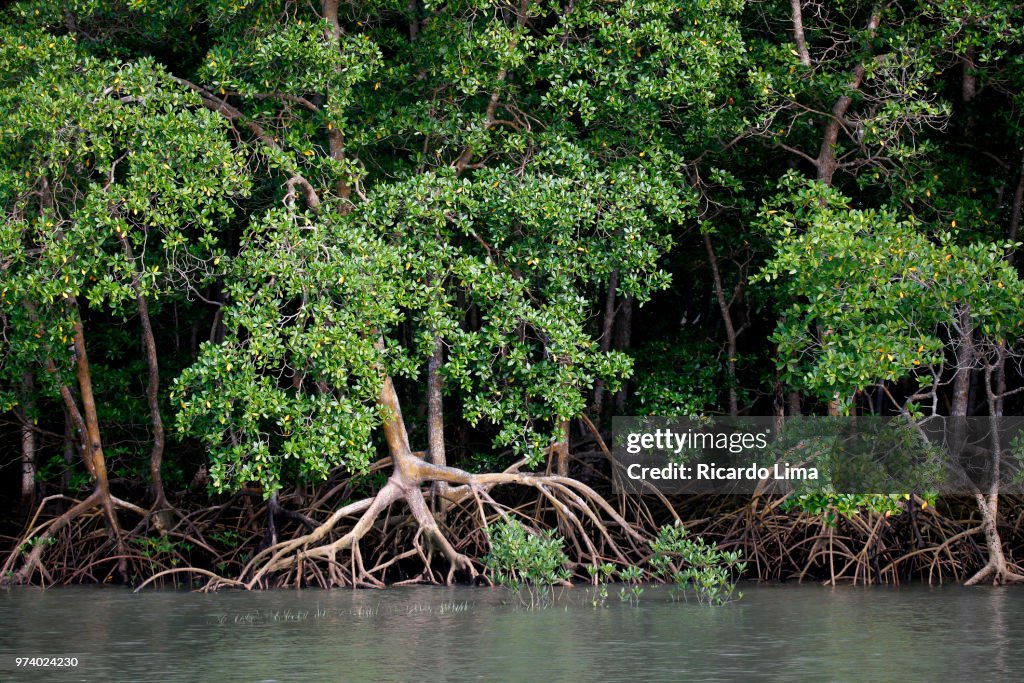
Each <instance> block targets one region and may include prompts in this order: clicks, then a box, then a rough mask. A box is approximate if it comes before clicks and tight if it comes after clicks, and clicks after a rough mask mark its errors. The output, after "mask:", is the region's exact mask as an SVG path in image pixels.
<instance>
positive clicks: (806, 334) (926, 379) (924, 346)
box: [755, 176, 1024, 407]
mask: <svg viewBox="0 0 1024 683" xmlns="http://www.w3.org/2000/svg"><path fill="white" fill-rule="evenodd" d="M785 187H786V188H787V190H788V192H787V193H786V194H784V195H782V196H781V197H780V199H779V200H777V201H776V202H774V203H772V204H769V205H767V206H766V207H765V209H764V211H763V212H762V214H761V220H762V224H763V226H764V228H763V229H764V230H765V231H766V233H767V234H768V235H770V236H771V237H772V238H773V239H774V240H775V244H776V247H775V255H774V257H773V258H772V259H771V260H769V261H768V262H767V263H766V264H765V266H764V268H763V269H762V270H761V272H760V273H758V275H757V276H756V278H755V281H758V282H774V283H777V287H778V289H779V294H780V296H781V300H782V301H783V302H788V306H786V307H785V308H784V310H783V312H782V315H781V318H780V321H779V324H778V326H777V327H776V330H775V333H774V335H773V336H772V341H773V342H775V343H776V344H777V345H778V350H779V358H778V363H779V369H780V370H781V371H782V374H783V378H784V379H785V381H787V382H788V383H790V384H792V385H794V386H800V387H803V388H805V389H806V390H808V391H810V392H812V393H813V394H815V395H817V396H819V397H821V398H823V399H825V400H831V399H833V397H836V398H838V399H840V401H842V402H843V403H844V404H845V405H846V406H847V407H848V406H849V405H850V401H851V400H852V398H853V395H854V394H855V392H856V391H858V390H860V389H863V388H864V387H867V386H869V385H872V384H877V383H881V382H894V381H896V380H901V379H904V378H907V377H913V378H916V379H917V380H918V381H919V382H921V383H922V385H924V384H927V383H931V382H934V378H935V373H936V372H937V370H936V368H937V366H939V365H940V364H941V363H942V362H943V360H944V359H946V358H947V357H948V356H947V351H946V342H945V340H946V339H948V338H949V337H950V335H951V334H953V331H954V329H955V328H956V327H957V326H959V325H961V324H962V320H961V316H963V315H968V316H969V317H970V319H971V321H972V322H971V325H972V326H973V327H974V328H976V329H977V330H978V331H979V332H981V333H982V334H983V335H984V336H985V337H986V338H988V339H990V340H992V341H993V342H999V341H1007V340H1014V339H1016V338H1017V337H1018V336H1019V335H1020V332H1021V329H1022V328H1021V325H1022V322H1021V321H1022V318H1021V315H1020V312H1021V307H1020V306H1021V304H1020V302H1021V301H1022V299H1024V283H1022V281H1021V280H1020V278H1019V277H1018V275H1017V273H1016V271H1015V269H1014V268H1013V267H1012V266H1011V265H1010V264H1009V263H1008V262H1007V261H1006V260H1005V259H1004V256H1005V254H1006V253H1007V251H1009V250H1011V249H1014V248H1016V247H1018V246H1019V245H1018V244H1009V243H1005V242H995V243H991V242H988V243H986V242H976V241H971V242H967V243H961V242H960V240H959V239H958V236H957V234H956V233H954V232H949V231H946V230H942V229H939V230H933V231H928V230H926V227H927V226H924V225H921V224H920V223H919V222H918V221H916V220H915V219H914V218H913V217H910V218H900V217H899V216H898V215H897V213H896V212H895V211H892V210H862V209H854V208H851V206H850V200H849V199H848V198H847V197H844V196H843V195H841V194H840V193H838V192H837V191H835V190H833V189H830V188H827V187H825V186H823V185H821V184H815V183H808V184H803V183H801V182H800V181H798V180H797V179H796V178H794V177H792V176H790V177H788V178H787V179H786V181H785ZM954 362H955V361H954Z"/></svg>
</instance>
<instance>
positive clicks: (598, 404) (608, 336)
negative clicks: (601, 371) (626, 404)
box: [593, 270, 619, 426]
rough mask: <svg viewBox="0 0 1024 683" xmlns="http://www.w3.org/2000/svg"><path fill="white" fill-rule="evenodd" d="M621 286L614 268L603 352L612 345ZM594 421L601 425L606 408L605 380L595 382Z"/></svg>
mask: <svg viewBox="0 0 1024 683" xmlns="http://www.w3.org/2000/svg"><path fill="white" fill-rule="evenodd" d="M618 287H619V271H618V270H613V271H612V274H611V277H609V278H608V292H607V294H606V295H605V299H604V319H603V320H602V324H601V340H600V342H599V343H600V345H601V352H602V353H608V351H609V350H611V346H612V334H613V331H614V328H615V299H616V297H615V294H616V291H615V290H617V289H618ZM593 407H594V423H595V424H597V425H598V426H600V424H601V413H602V412H603V409H604V380H602V379H598V380H596V381H595V382H594V406H593Z"/></svg>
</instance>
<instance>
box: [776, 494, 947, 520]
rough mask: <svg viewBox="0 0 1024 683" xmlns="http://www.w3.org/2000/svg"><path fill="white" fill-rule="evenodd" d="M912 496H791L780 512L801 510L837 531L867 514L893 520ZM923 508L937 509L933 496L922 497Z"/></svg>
mask: <svg viewBox="0 0 1024 683" xmlns="http://www.w3.org/2000/svg"><path fill="white" fill-rule="evenodd" d="M910 496H911V494H909V493H900V494H849V493H843V494H839V493H805V494H801V495H797V496H790V497H789V498H787V499H786V500H784V501H783V502H782V505H780V506H779V509H780V510H783V511H788V510H799V511H801V512H805V513H807V514H809V515H812V516H814V517H821V518H822V519H823V520H824V522H825V524H826V525H827V526H830V527H835V525H836V523H837V522H838V521H839V519H840V518H842V517H853V516H856V515H861V514H863V513H864V512H873V513H875V514H879V515H885V516H886V517H890V516H892V515H899V514H902V513H903V512H904V509H905V508H904V501H908V500H910ZM922 498H923V500H924V505H925V506H928V505H932V506H934V505H935V499H936V496H935V494H934V493H928V494H924V495H923V496H922Z"/></svg>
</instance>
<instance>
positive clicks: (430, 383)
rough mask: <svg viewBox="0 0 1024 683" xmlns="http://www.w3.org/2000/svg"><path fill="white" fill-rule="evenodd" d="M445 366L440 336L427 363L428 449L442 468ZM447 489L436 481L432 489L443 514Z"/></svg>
mask: <svg viewBox="0 0 1024 683" xmlns="http://www.w3.org/2000/svg"><path fill="white" fill-rule="evenodd" d="M443 365H444V341H443V340H442V339H441V337H439V336H438V337H434V351H433V353H432V354H431V355H430V361H429V362H428V363H427V449H428V453H429V455H430V462H432V463H434V464H435V465H440V466H442V467H443V466H445V465H446V464H447V462H446V458H445V448H444V396H443V391H442V390H443V388H444V379H443V378H442V377H441V367H442V366H443ZM447 489H448V485H447V484H446V483H445V482H443V481H435V482H434V483H433V485H432V487H431V493H432V495H433V498H434V503H435V505H437V506H438V510H439V511H441V512H443V511H444V507H445V500H444V494H445V493H446V491H447Z"/></svg>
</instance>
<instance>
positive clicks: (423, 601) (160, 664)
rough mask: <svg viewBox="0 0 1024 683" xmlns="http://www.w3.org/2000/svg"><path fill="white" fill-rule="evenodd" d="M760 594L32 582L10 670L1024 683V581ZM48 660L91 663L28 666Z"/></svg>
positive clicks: (10, 603)
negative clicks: (703, 599) (203, 588)
mask: <svg viewBox="0 0 1024 683" xmlns="http://www.w3.org/2000/svg"><path fill="white" fill-rule="evenodd" d="M613 592H614V591H613ZM744 592H745V593H746V597H745V598H744V599H743V600H742V601H741V602H739V603H735V604H732V605H729V606H727V607H724V608H721V609H709V608H706V607H700V606H698V605H696V604H694V603H689V604H686V603H680V604H673V603H672V602H671V600H670V599H669V597H668V594H667V592H665V591H664V589H661V588H648V589H647V591H646V592H645V593H644V595H643V600H642V601H641V604H640V607H633V608H631V607H628V606H626V605H621V604H619V603H618V602H617V601H610V602H609V606H608V607H607V608H604V609H593V608H592V607H591V606H590V602H589V599H588V598H587V595H586V588H582V587H578V588H575V589H569V590H565V591H563V592H562V594H561V596H560V598H559V602H558V604H557V605H556V606H555V607H552V608H549V609H546V610H539V611H526V610H523V609H517V608H515V607H513V606H511V605H505V604H503V602H502V601H503V599H507V594H505V593H503V592H502V591H500V590H497V589H486V588H452V589H445V588H403V589H391V590H386V591H350V590H336V591H331V592H324V591H302V592H292V591H271V592H263V593H241V592H226V593H220V594H216V595H199V594H193V593H183V592H172V591H150V592H147V593H142V594H139V595H134V594H132V593H130V592H128V591H126V590H121V589H116V588H69V589H53V590H48V591H40V590H36V589H18V590H13V591H9V592H6V593H0V682H3V683H7V682H8V681H154V682H159V683H174V682H178V681H181V682H187V683H193V682H197V681H230V682H232V683H234V682H236V681H253V682H255V681H325V682H334V681H401V682H405V681H431V682H433V681H477V680H479V681H549V680H550V681H595V682H597V681H638V680H649V681H692V680H707V681H729V680H750V679H760V680H779V681H794V680H796V681H800V680H807V681H821V680H836V681H853V680H856V681H890V680H903V681H910V680H940V679H942V678H951V679H953V680H961V679H967V678H972V679H975V680H990V679H1001V680H1024V651H1022V647H1021V645H1022V642H1021V637H1020V634H1021V633H1022V632H1024V592H1022V591H1020V590H1014V589H1012V588H1011V589H991V588H975V589H967V588H961V587H944V588H927V587H912V588H837V589H828V588H822V587H818V586H760V587H756V586H745V587H744ZM31 656H51V657H52V656H64V657H71V656H74V657H78V660H79V665H78V668H77V669H66V670H54V669H49V670H34V671H33V670H29V669H24V668H21V669H18V668H15V666H14V658H15V657H31Z"/></svg>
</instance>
